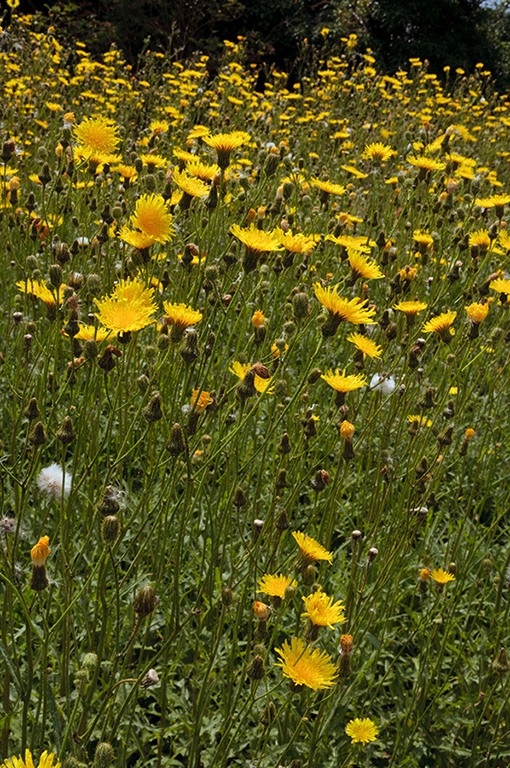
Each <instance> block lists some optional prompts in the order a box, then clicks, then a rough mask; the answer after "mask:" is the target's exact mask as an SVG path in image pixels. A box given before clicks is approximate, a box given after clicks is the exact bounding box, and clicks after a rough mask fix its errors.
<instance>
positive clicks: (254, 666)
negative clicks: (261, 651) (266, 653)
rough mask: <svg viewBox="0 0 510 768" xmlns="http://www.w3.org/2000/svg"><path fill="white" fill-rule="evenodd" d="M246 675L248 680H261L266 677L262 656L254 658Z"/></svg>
mask: <svg viewBox="0 0 510 768" xmlns="http://www.w3.org/2000/svg"><path fill="white" fill-rule="evenodd" d="M246 674H247V675H248V677H249V678H250V680H262V679H263V678H264V677H265V676H266V667H265V665H264V659H263V658H262V656H255V658H254V659H253V660H252V661H251V663H250V664H249V665H248V669H247V670H246Z"/></svg>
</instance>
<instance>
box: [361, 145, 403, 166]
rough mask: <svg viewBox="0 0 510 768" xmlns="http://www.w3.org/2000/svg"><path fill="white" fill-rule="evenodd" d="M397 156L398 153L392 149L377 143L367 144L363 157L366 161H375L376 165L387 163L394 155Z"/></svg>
mask: <svg viewBox="0 0 510 768" xmlns="http://www.w3.org/2000/svg"><path fill="white" fill-rule="evenodd" d="M396 154H397V153H396V151H395V150H394V149H392V148H391V147H387V146H386V145H385V144H381V142H376V143H375V144H366V146H365V149H364V150H363V155H362V157H364V158H365V159H366V160H373V161H374V162H375V163H385V162H386V160H389V159H390V157H392V155H396Z"/></svg>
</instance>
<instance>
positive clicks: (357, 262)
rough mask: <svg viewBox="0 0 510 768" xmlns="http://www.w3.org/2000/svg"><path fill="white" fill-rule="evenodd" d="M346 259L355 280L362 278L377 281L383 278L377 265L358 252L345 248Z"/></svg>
mask: <svg viewBox="0 0 510 768" xmlns="http://www.w3.org/2000/svg"><path fill="white" fill-rule="evenodd" d="M347 254H348V255H347V258H348V261H349V264H350V265H351V269H352V273H353V278H355V279H356V280H357V279H358V278H359V277H363V278H364V279H365V280H378V279H379V278H381V277H384V273H383V272H381V270H380V269H379V267H378V266H377V264H374V262H373V261H370V259H367V257H366V256H363V254H362V253H360V251H359V250H357V249H354V248H347Z"/></svg>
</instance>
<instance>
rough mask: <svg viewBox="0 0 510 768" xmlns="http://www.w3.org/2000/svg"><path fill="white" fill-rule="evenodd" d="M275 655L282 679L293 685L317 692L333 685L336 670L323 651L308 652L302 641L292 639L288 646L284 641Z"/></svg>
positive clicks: (295, 638)
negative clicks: (288, 680) (286, 679)
mask: <svg viewBox="0 0 510 768" xmlns="http://www.w3.org/2000/svg"><path fill="white" fill-rule="evenodd" d="M276 653H277V654H278V655H279V656H280V658H281V661H278V662H276V665H277V666H279V667H281V668H282V672H283V675H284V677H288V678H290V679H291V680H292V682H293V683H294V685H299V686H303V685H306V687H307V688H311V689H312V690H313V691H318V690H319V689H321V688H331V687H332V686H333V685H334V684H335V679H336V677H337V674H338V670H337V667H336V666H335V665H334V664H333V663H332V661H331V656H328V655H327V653H326V652H325V651H322V652H321V651H320V650H319V649H318V648H315V649H314V650H310V649H309V648H307V647H306V646H305V644H304V642H303V640H300V639H299V638H297V637H293V638H292V640H291V641H290V645H289V643H288V642H287V640H286V641H285V642H284V644H283V646H282V648H276Z"/></svg>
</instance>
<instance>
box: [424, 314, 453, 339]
mask: <svg viewBox="0 0 510 768" xmlns="http://www.w3.org/2000/svg"><path fill="white" fill-rule="evenodd" d="M456 317H457V313H456V312H451V311H450V310H448V312H443V313H442V314H440V315H437V316H436V317H433V318H432V319H431V320H429V321H428V322H426V323H425V325H424V326H423V328H422V331H423V333H434V332H435V333H438V334H439V335H440V336H441V338H442V340H443V341H445V342H446V343H449V342H450V341H451V336H452V335H453V332H452V329H451V328H450V326H451V325H452V324H453V321H454V320H455V318H456Z"/></svg>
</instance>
